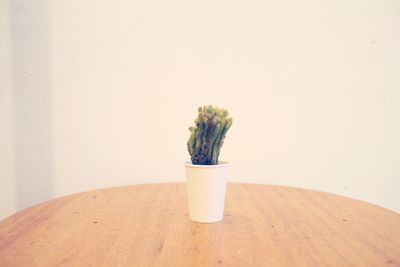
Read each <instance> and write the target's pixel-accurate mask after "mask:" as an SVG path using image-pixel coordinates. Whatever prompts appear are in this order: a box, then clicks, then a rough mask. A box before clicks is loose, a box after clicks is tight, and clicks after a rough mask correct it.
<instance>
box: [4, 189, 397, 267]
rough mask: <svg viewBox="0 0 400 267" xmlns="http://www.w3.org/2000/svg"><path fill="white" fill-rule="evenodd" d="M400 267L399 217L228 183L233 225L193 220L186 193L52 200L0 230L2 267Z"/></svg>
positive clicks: (228, 216) (132, 192) (124, 192)
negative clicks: (189, 213) (66, 266)
mask: <svg viewBox="0 0 400 267" xmlns="http://www.w3.org/2000/svg"><path fill="white" fill-rule="evenodd" d="M60 265H70V266H188V267H192V266H224V265H225V266H400V215H399V214H396V213H394V212H391V211H389V210H386V209H383V208H380V207H377V206H374V205H371V204H367V203H365V202H361V201H357V200H352V199H349V198H345V197H340V196H337V195H332V194H326V193H321V192H316V191H311V190H304V189H298V188H289V187H282V186H267V185H250V184H229V185H228V190H227V198H226V207H225V218H224V220H223V221H222V222H220V223H215V224H200V223H194V222H191V221H189V219H188V216H187V204H186V188H185V185H184V184H153V185H137V186H126V187H118V188H110V189H103V190H97V191H92V192H86V193H80V194H76V195H71V196H66V197H62V198H58V199H54V200H51V201H48V202H45V203H42V204H39V205H37V206H34V207H32V208H29V209H26V210H24V211H21V212H19V213H16V214H15V215H13V216H11V217H9V218H7V219H5V220H3V221H1V222H0V266H2V267H5V266H60Z"/></svg>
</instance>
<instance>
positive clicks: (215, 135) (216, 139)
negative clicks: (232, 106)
mask: <svg viewBox="0 0 400 267" xmlns="http://www.w3.org/2000/svg"><path fill="white" fill-rule="evenodd" d="M228 116H229V113H228V111H227V110H225V109H221V108H218V107H214V106H211V105H209V106H204V107H199V109H198V117H197V119H196V120H195V124H196V126H195V127H193V126H191V127H189V131H190V137H189V140H188V142H187V148H188V151H189V154H190V157H191V160H192V164H195V165H217V164H218V156H219V152H220V149H221V147H222V145H223V143H224V139H225V135H226V132H227V131H228V130H229V128H230V127H231V126H232V118H228Z"/></svg>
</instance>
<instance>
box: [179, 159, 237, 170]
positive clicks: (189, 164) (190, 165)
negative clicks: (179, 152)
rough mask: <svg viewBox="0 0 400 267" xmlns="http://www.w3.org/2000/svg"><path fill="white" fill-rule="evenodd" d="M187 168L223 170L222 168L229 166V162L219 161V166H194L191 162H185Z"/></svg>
mask: <svg viewBox="0 0 400 267" xmlns="http://www.w3.org/2000/svg"><path fill="white" fill-rule="evenodd" d="M185 166H186V167H190V168H222V167H227V166H229V164H228V162H227V161H222V160H221V161H219V162H218V164H217V165H197V164H192V162H190V161H186V162H185Z"/></svg>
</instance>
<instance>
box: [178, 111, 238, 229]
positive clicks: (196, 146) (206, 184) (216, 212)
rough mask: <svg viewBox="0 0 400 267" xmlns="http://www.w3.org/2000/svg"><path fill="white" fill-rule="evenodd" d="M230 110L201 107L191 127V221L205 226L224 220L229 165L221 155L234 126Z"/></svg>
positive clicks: (187, 167) (188, 176)
mask: <svg viewBox="0 0 400 267" xmlns="http://www.w3.org/2000/svg"><path fill="white" fill-rule="evenodd" d="M228 116H229V114H228V111H227V110H225V109H221V108H218V107H214V106H204V107H199V109H198V117H197V118H196V120H195V126H194V127H190V128H189V130H190V137H189V140H188V142H187V148H188V151H189V154H190V158H191V161H190V162H186V164H185V170H186V186H187V192H188V204H189V218H190V219H191V220H192V221H196V222H202V223H212V222H218V221H221V220H222V219H223V213H224V202H225V191H226V181H227V171H228V163H227V162H224V161H219V160H218V156H219V152H220V149H221V147H222V145H223V143H224V139H225V135H226V132H227V131H228V130H229V128H230V127H231V125H232V118H230V117H228Z"/></svg>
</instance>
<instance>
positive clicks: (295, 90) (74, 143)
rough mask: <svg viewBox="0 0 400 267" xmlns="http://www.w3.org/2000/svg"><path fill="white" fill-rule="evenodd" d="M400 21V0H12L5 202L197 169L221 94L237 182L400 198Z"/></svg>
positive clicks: (0, 173) (6, 29)
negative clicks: (209, 113)
mask: <svg viewBox="0 0 400 267" xmlns="http://www.w3.org/2000/svg"><path fill="white" fill-rule="evenodd" d="M399 28H400V5H399V2H398V1H396V0H387V1H372V0H369V1H361V0H351V1H329V0H326V1H325V0H323V1H312V0H306V1H294V0H284V1H197V2H196V1H179V0H170V1H161V0H139V1H128V0H126V1H122V0H117V1H111V0H108V1H98V0H96V1H94V0H93V1H78V0H68V1H66V0H64V1H46V0H37V1H28V0H13V1H11V0H0V75H1V76H0V108H1V110H0V112H1V113H0V116H1V117H0V121H1V129H0V130H1V131H0V142H1V149H0V177H1V186H0V194H1V196H2V201H1V203H0V217H4V216H7V215H9V214H10V213H12V212H15V211H16V210H19V209H22V208H25V207H28V206H30V205H33V204H35V203H38V202H40V201H43V200H46V199H49V198H54V197H57V196H62V195H65V194H71V193H75V192H79V191H84V190H90V189H95V188H101V187H109V186H117V185H125V184H135V183H148V182H172V181H183V179H184V172H183V162H184V161H185V160H187V158H188V155H187V152H186V140H187V138H188V134H189V132H188V131H187V127H188V126H189V125H190V124H191V123H192V121H193V119H194V117H195V115H196V109H197V106H198V105H203V104H209V103H210V104H215V105H219V106H222V107H226V108H227V109H229V110H230V112H231V114H232V116H233V117H234V125H233V127H232V128H231V130H230V132H229V133H228V136H227V140H226V143H225V145H224V148H223V150H222V156H221V157H222V158H223V159H226V160H228V161H229V162H230V163H231V172H230V174H231V175H230V180H231V181H241V182H252V183H271V184H284V185H291V186H299V187H305V188H314V189H318V190H322V191H327V192H333V193H337V194H341V195H346V196H350V197H353V198H357V199H362V200H366V201H369V202H372V203H376V204H378V205H382V206H384V207H386V208H389V209H392V210H395V211H398V212H399V211H400V195H399V192H400V155H399V151H400V141H399V136H400V119H399V116H400V105H399V103H400V90H399V88H400V71H399V70H400V52H399V51H400V50H399V47H400V31H399Z"/></svg>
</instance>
